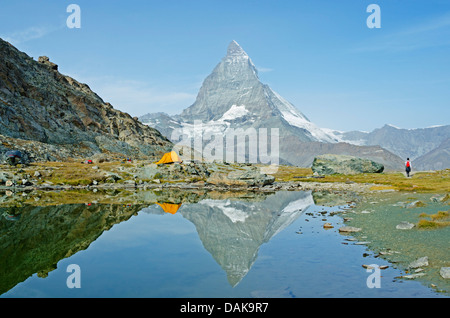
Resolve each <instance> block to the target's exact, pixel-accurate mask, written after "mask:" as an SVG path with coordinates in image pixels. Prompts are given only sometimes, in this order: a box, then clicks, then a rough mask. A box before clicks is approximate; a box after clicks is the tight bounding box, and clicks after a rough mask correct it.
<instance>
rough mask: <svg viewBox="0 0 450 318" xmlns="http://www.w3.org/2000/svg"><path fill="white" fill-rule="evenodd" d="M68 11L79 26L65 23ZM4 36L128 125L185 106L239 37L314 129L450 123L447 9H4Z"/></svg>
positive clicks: (233, 5) (380, 0)
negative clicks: (82, 86)
mask: <svg viewBox="0 0 450 318" xmlns="http://www.w3.org/2000/svg"><path fill="white" fill-rule="evenodd" d="M72 3H74V4H77V5H79V6H80V8H81V28H80V29H70V28H68V27H67V25H66V19H67V17H68V16H69V15H70V13H68V12H66V8H67V6H68V5H69V4H72ZM372 3H374V4H378V5H379V6H380V8H381V28H379V29H370V28H368V27H367V24H366V19H367V18H368V16H369V15H370V13H367V12H366V8H367V6H368V5H369V4H372ZM0 37H1V38H3V39H5V40H8V41H10V42H11V43H12V44H13V45H15V46H16V47H17V48H18V49H19V50H21V51H24V52H26V53H27V54H28V55H30V56H32V57H34V58H35V59H37V57H38V56H41V55H46V56H49V57H50V60H51V61H53V62H55V63H57V64H58V65H59V70H60V72H61V73H63V74H66V75H69V76H72V77H74V78H75V79H77V80H79V81H81V82H84V83H86V84H88V85H89V86H90V87H91V88H92V89H93V90H94V91H95V92H96V93H98V94H99V95H100V96H101V97H102V98H103V99H104V100H105V101H107V102H110V103H111V104H112V105H113V106H114V107H115V108H117V109H120V110H122V111H125V112H128V113H129V114H130V115H132V116H141V115H144V114H146V113H149V112H158V111H164V112H167V113H169V114H177V113H180V112H181V110H182V109H184V108H186V107H188V106H190V105H191V104H192V103H193V102H194V101H195V97H196V95H197V92H198V90H199V88H200V86H201V84H202V81H203V80H204V78H205V77H206V76H207V75H208V74H209V73H210V72H211V71H212V70H213V68H214V67H215V66H216V65H217V64H218V63H219V62H220V60H221V58H222V57H223V56H224V55H225V54H226V49H227V46H228V44H229V42H231V41H232V40H236V41H237V42H238V43H239V44H240V45H241V46H242V47H243V49H244V50H245V51H246V52H247V53H248V54H249V56H250V57H251V59H252V61H253V62H254V64H255V65H256V66H257V68H258V69H259V76H260V79H261V81H262V82H263V83H266V84H268V85H270V86H271V87H272V89H274V90H275V91H277V92H278V93H279V94H280V95H282V96H283V97H285V98H286V99H288V100H289V101H290V102H292V103H293V104H294V105H295V106H296V107H297V108H298V109H299V110H300V111H301V112H303V113H304V114H305V115H306V116H307V117H308V118H309V119H310V120H311V121H312V122H314V123H316V124H317V125H318V126H320V127H324V128H331V129H337V130H343V131H348V130H365V131H371V130H373V129H375V128H380V127H382V126H383V125H384V124H392V125H395V126H398V127H400V128H423V127H429V126H433V125H444V124H450V122H449V118H450V111H449V109H450V89H449V88H450V76H449V74H450V1H448V0H420V1H419V0H396V1H393V0H387V1H386V0H370V1H365V0H339V1H336V0H327V1H325V0H315V1H309V0H308V1H302V0H292V1H287V0H284V1H283V0H278V1H276V0H252V1H251V0H240V1H237V0H226V1H218V0H165V1H153V0H147V1H138V0H130V1H114V0H109V1H106V0H103V1H100V0H98V1H92V0H89V1H87V0H71V1H64V0H40V1H34V0H14V1H6V0H0Z"/></svg>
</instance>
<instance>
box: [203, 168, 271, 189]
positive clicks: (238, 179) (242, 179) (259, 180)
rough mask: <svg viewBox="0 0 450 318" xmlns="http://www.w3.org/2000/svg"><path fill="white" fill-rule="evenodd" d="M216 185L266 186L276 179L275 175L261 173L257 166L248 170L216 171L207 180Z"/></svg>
mask: <svg viewBox="0 0 450 318" xmlns="http://www.w3.org/2000/svg"><path fill="white" fill-rule="evenodd" d="M206 181H207V182H208V183H211V184H214V185H226V186H258V187H262V186H266V185H270V184H272V183H273V182H274V181H275V177H273V176H271V175H267V174H264V173H260V172H259V171H258V169H257V168H254V169H248V170H244V171H241V170H235V171H231V172H228V173H223V172H214V173H213V174H211V176H210V177H209V178H208V179H207V180H206Z"/></svg>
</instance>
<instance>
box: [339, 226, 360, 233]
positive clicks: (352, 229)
mask: <svg viewBox="0 0 450 318" xmlns="http://www.w3.org/2000/svg"><path fill="white" fill-rule="evenodd" d="M359 231H361V229H360V228H359V227H353V226H343V227H341V228H340V229H339V232H344V233H351V232H359Z"/></svg>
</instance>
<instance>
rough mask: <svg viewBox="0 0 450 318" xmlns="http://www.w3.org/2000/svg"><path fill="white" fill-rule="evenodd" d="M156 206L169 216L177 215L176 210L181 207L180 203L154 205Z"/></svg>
mask: <svg viewBox="0 0 450 318" xmlns="http://www.w3.org/2000/svg"><path fill="white" fill-rule="evenodd" d="M156 204H157V205H159V206H160V207H162V209H163V210H164V212H166V213H170V214H175V213H177V211H178V209H179V208H180V206H181V203H179V204H175V203H156Z"/></svg>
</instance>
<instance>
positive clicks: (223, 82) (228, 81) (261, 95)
mask: <svg viewBox="0 0 450 318" xmlns="http://www.w3.org/2000/svg"><path fill="white" fill-rule="evenodd" d="M139 119H140V120H141V122H143V123H144V124H147V125H149V126H151V127H153V128H156V129H157V130H159V131H160V132H161V133H162V134H163V135H165V136H166V137H168V138H169V139H171V140H172V141H173V142H174V143H178V144H180V142H179V137H180V136H181V135H184V136H188V138H187V139H186V140H188V141H187V143H186V145H188V146H189V145H192V144H193V143H194V142H190V141H189V140H192V139H195V138H198V136H201V138H202V141H203V145H204V144H205V139H206V141H209V140H212V138H211V136H214V141H215V143H216V144H215V145H216V146H217V145H218V144H217V142H218V139H219V138H222V139H226V136H229V135H231V137H232V138H234V137H233V135H232V134H233V133H235V132H236V129H243V130H244V132H247V133H248V132H249V131H250V130H249V129H254V132H256V134H257V136H256V137H255V136H253V135H252V136H249V139H252V138H253V139H254V140H258V141H260V140H261V135H260V133H261V131H262V132H263V133H266V131H267V133H266V136H267V140H269V139H270V140H271V141H273V140H275V139H277V140H279V145H274V144H270V146H268V149H269V148H270V149H271V150H272V149H275V147H279V162H278V163H281V164H293V165H298V166H310V164H311V163H312V161H313V159H314V156H316V155H318V154H323V151H326V153H335V154H348V155H362V156H364V157H366V158H369V159H372V160H373V159H376V161H378V162H381V163H383V164H387V168H389V165H390V163H392V162H395V163H394V164H393V165H392V167H394V166H396V165H397V164H399V163H400V162H401V160H400V158H397V157H396V156H394V155H393V154H391V153H388V152H387V151H386V150H384V149H382V148H381V147H362V148H361V147H358V146H356V145H351V144H348V143H345V144H343V143H339V141H340V140H339V138H338V137H337V136H336V135H335V134H334V133H333V132H332V131H330V130H326V129H322V128H320V127H318V126H316V125H315V124H314V123H312V122H311V121H310V120H309V119H308V118H307V117H306V116H305V115H304V114H303V113H302V112H301V111H299V110H298V109H297V108H296V107H295V106H294V105H293V104H292V103H290V102H289V101H287V100H286V99H285V98H283V97H282V96H280V95H279V94H278V93H277V92H275V91H273V90H272V89H271V88H270V87H269V86H268V85H266V84H263V83H262V82H261V81H260V80H259V77H258V71H257V69H256V67H255V65H254V64H253V62H252V60H251V59H250V57H249V56H248V54H247V53H246V52H245V51H244V50H243V49H242V47H241V46H239V44H238V43H237V42H236V41H232V42H231V43H230V44H229V46H228V49H227V54H226V55H225V57H224V58H223V59H222V60H221V61H220V63H219V64H218V65H217V66H216V67H215V68H214V70H213V71H212V73H211V74H210V75H209V76H208V77H206V79H205V80H204V82H203V84H202V86H201V88H200V90H199V93H198V95H197V98H196V100H195V102H194V103H193V104H192V105H191V106H189V107H188V108H186V109H184V110H183V111H182V113H181V114H179V115H176V116H169V115H167V114H164V113H156V114H147V115H144V116H142V117H141V118H139ZM260 129H266V130H260ZM240 134H242V131H241V132H240ZM271 134H272V135H271ZM273 136H276V137H277V138H272V137H273ZM205 137H206V138H205ZM238 137H239V136H238ZM263 137H264V136H263ZM221 143H222V141H221V142H220V143H219V146H220V144H221ZM268 143H269V142H268ZM324 144H326V146H325V147H324V146H323V145H324ZM237 147H240V146H239V145H237ZM228 150H229V149H228ZM220 156H221V152H219V157H220ZM246 158H248V156H246ZM214 159H218V158H217V155H216V157H215V158H214ZM220 159H221V158H220ZM272 163H273V162H272Z"/></svg>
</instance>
